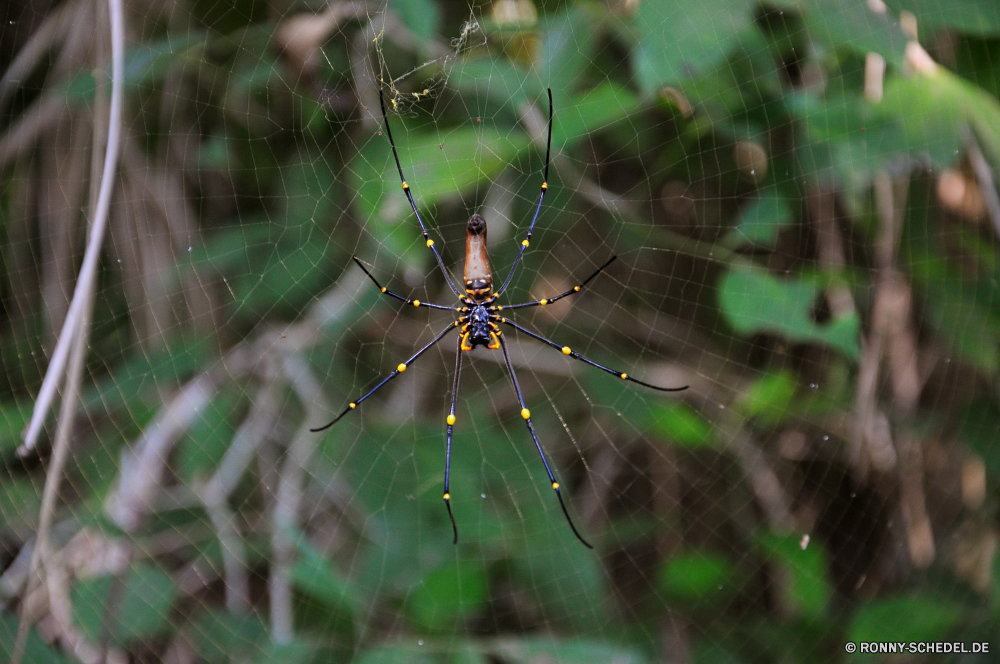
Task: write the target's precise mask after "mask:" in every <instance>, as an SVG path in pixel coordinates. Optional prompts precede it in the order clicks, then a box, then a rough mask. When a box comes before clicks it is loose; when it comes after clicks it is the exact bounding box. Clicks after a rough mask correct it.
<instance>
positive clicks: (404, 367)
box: [396, 362, 406, 371]
mask: <svg viewBox="0 0 1000 664" xmlns="http://www.w3.org/2000/svg"><path fill="white" fill-rule="evenodd" d="M396 371H406V362H403V363H402V364H400V365H399V366H398V367H396Z"/></svg>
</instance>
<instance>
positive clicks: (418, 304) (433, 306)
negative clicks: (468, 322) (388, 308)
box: [351, 256, 461, 311]
mask: <svg viewBox="0 0 1000 664" xmlns="http://www.w3.org/2000/svg"><path fill="white" fill-rule="evenodd" d="M351 258H353V259H354V262H355V263H357V264H358V267H360V268H361V269H362V270H364V272H365V274H367V275H368V278H369V279H371V280H372V283H374V284H375V286H377V287H378V289H379V290H380V291H381V292H382V293H385V294H386V295H388V296H389V297H394V298H396V299H397V300H399V301H400V302H405V303H406V304H412V305H413V306H415V307H428V308H430V309H444V310H445V311H458V310H459V309H460V308H461V307H447V306H445V305H443V304H433V303H431V302H421V301H420V300H411V299H409V298H405V297H403V296H402V295H397V294H396V293H393V292H392V291H391V290H389V289H388V288H386V287H385V286H383V285H382V284H380V283H379V282H378V279H376V278H375V277H374V276H373V275H372V273H371V272H369V271H368V268H366V267H365V266H364V264H363V263H362V262H361V261H360V260H358V257H357V256H351Z"/></svg>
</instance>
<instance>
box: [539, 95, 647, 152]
mask: <svg viewBox="0 0 1000 664" xmlns="http://www.w3.org/2000/svg"><path fill="white" fill-rule="evenodd" d="M638 104H639V102H638V100H637V99H636V97H635V94H634V93H633V92H632V91H631V90H629V89H627V88H625V87H623V86H621V85H618V84H617V83H614V82H606V83H601V84H600V85H598V86H597V87H595V88H592V89H590V90H587V91H586V92H584V93H581V94H579V95H575V96H574V97H573V99H572V100H571V101H570V103H569V104H568V105H567V106H566V108H562V109H559V111H558V112H557V113H556V114H555V121H554V125H555V126H554V127H553V128H552V143H553V152H557V151H558V146H560V145H567V144H569V145H572V144H573V143H574V142H576V141H579V140H580V139H581V138H584V137H585V136H587V135H588V134H590V133H592V132H595V131H600V130H601V129H604V128H605V127H607V126H608V125H611V124H613V123H615V122H618V121H620V120H623V119H625V118H627V117H629V116H630V115H631V114H632V113H633V112H634V111H635V109H636V107H637V106H638Z"/></svg>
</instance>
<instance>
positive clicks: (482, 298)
mask: <svg viewBox="0 0 1000 664" xmlns="http://www.w3.org/2000/svg"><path fill="white" fill-rule="evenodd" d="M548 94H549V131H548V143H547V145H546V149H545V170H544V172H543V178H542V187H541V193H540V194H539V196H538V205H537V206H536V207H535V216H534V217H532V219H531V225H530V226H529V227H528V233H527V235H526V236H525V238H524V240H522V241H521V248H520V250H518V253H517V257H516V258H515V259H514V264H513V265H511V268H510V272H508V273H507V278H506V279H504V282H503V284H502V285H501V286H500V288H499V289H498V290H497V291H496V292H494V291H493V273H492V271H491V270H490V261H489V256H488V255H487V252H486V220H485V219H483V217H482V216H480V215H478V214H474V215H472V216H471V217H469V223H468V224H467V225H466V232H465V273H464V275H463V276H464V279H463V285H464V286H465V293H464V295H463V293H462V291H461V290H460V289H459V288H458V286H457V285H456V283H455V280H454V279H453V278H452V276H451V272H449V271H448V268H446V267H445V265H444V261H443V260H442V259H441V254H440V253H438V250H437V248H436V247H435V246H434V240H432V239H431V237H430V234H429V233H428V232H427V227H426V226H425V225H424V220H423V219H421V218H420V212H419V211H418V210H417V205H416V203H414V202H413V194H412V193H410V185H408V184H407V183H406V178H405V177H403V167H402V166H401V165H400V163H399V155H398V154H397V153H396V144H395V142H394V141H393V140H392V130H391V129H390V128H389V118H388V117H386V113H385V102H383V101H382V97H381V92H380V93H379V101H380V102H381V104H382V119H383V120H384V121H385V129H386V134H388V137H389V145H390V146H391V147H392V156H393V158H394V159H395V161H396V169H397V170H398V171H399V179H400V180H401V181H402V183H403V192H404V193H405V194H406V198H407V200H408V201H409V202H410V207H411V208H412V209H413V214H414V215H415V216H416V217H417V221H418V222H419V223H420V230H421V231H422V232H423V234H424V243H425V244H426V245H427V248H428V249H430V250H431V251H432V252H433V253H434V258H435V260H436V261H437V264H438V267H439V268H440V269H441V272H442V273H443V274H444V277H445V281H446V282H447V284H448V287H449V288H451V290H452V292H453V293H455V297H457V298H458V300H459V302H460V304H459V305H458V306H445V305H442V304H431V303H429V302H421V301H420V300H411V299H409V298H406V297H403V296H402V295H397V294H396V293H393V292H392V291H390V290H389V289H387V288H385V287H384V286H382V285H381V284H379V283H378V280H376V279H375V277H374V276H373V275H372V273H371V272H369V271H368V268H366V267H365V266H364V265H363V264H362V263H361V261H359V260H358V258H357V256H355V257H354V261H355V262H356V263H357V264H358V265H359V266H360V267H361V269H362V270H364V272H365V274H367V275H368V277H369V278H370V279H371V280H372V281H374V282H375V285H376V286H378V288H379V290H380V291H382V292H383V293H385V294H386V295H388V296H389V297H392V298H395V299H397V300H401V301H402V302H405V303H406V304H412V305H413V306H415V307H420V306H424V307H430V308H431V309H444V310H447V311H452V312H455V313H456V314H457V315H458V317H457V319H456V320H454V321H453V322H452V323H451V324H449V325H448V327H447V328H445V329H444V330H443V331H442V332H441V333H439V334H438V335H437V336H435V337H434V338H433V339H431V341H430V343H428V344H427V345H426V346H424V347H423V348H421V349H420V350H418V351H417V352H416V353H414V354H413V355H412V356H411V357H410V359H408V360H406V361H405V362H402V363H400V364H399V365H398V366H397V367H396V369H395V371H393V372H391V373H390V374H389V375H388V376H386V377H385V378H383V379H382V380H381V381H380V382H379V383H378V384H377V385H376V386H375V387H373V388H372V389H370V390H369V391H368V392H366V393H365V394H364V395H362V396H361V397H360V398H358V399H356V400H355V401H352V402H350V403H349V404H347V407H346V408H345V409H344V410H343V412H341V413H340V415H338V416H337V417H336V418H334V420H333V421H332V422H330V423H329V424H327V425H326V426H323V427H319V428H318V429H313V431H323V430H324V429H327V428H329V427H331V426H333V425H334V424H336V423H337V422H338V421H339V420H340V418H342V417H343V416H344V415H346V414H347V413H349V412H351V411H352V410H354V409H356V408H357V407H358V405H359V404H360V403H361V402H362V401H364V400H365V399H367V398H368V397H370V396H371V395H372V394H374V393H375V392H376V391H377V390H378V389H379V388H381V387H382V386H383V385H385V384H386V383H388V382H389V381H390V380H392V379H393V378H395V377H396V376H398V375H399V374H401V373H402V372H404V371H406V368H407V367H408V366H410V365H411V364H412V363H413V362H414V361H415V360H416V359H417V358H418V357H420V356H421V355H423V354H424V353H425V352H427V350H428V349H430V348H431V347H432V346H433V345H434V344H436V343H437V342H439V341H441V340H442V339H444V337H445V336H446V335H447V334H448V333H449V332H451V331H453V330H455V329H456V328H457V329H458V330H459V336H458V352H457V353H455V356H456V359H455V383H454V387H453V388H452V393H451V410H450V411H449V413H448V417H447V419H446V422H447V424H448V428H447V445H446V448H445V466H444V502H445V505H446V506H447V508H448V517H449V518H450V519H451V527H452V530H453V531H454V533H455V543H458V526H457V525H455V516H454V515H453V514H452V511H451V493H450V491H449V486H450V484H451V440H452V432H453V430H454V427H455V422H456V421H457V418H456V417H455V403H456V401H457V400H458V380H459V376H460V375H461V373H462V356H463V355H464V354H465V352H467V351H471V350H475V349H476V348H479V347H480V346H482V347H485V348H487V349H489V350H497V349H500V350H502V351H503V358H504V363H505V364H506V365H507V371H508V372H509V373H510V379H511V382H512V383H513V384H514V392H515V393H516V394H517V401H518V403H519V404H520V405H521V417H522V418H524V422H525V424H526V425H527V426H528V432H529V433H530V434H531V439H532V440H533V441H534V443H535V449H537V450H538V454H539V456H541V458H542V465H544V466H545V473H546V474H547V475H548V477H549V483H550V485H551V486H552V489H553V491H555V493H556V497H557V498H558V499H559V506H560V507H562V511H563V514H564V515H565V517H566V521H567V522H568V523H569V527H570V528H572V530H573V534H574V535H576V537H577V539H579V540H580V541H581V542H583V544H584V545H586V546H587V547H589V548H593V547H592V546H590V544H588V543H587V541H586V540H585V539H583V537H582V536H581V535H580V533H579V532H578V531H577V529H576V526H575V525H573V520H572V519H571V518H570V516H569V510H567V509H566V503H564V502H563V498H562V493H561V492H560V491H559V482H557V481H556V478H555V475H554V474H553V472H552V468H551V467H550V466H549V460H548V458H547V457H546V456H545V451H544V450H543V449H542V444H541V443H540V442H539V441H538V436H537V435H536V434H535V427H534V426H533V425H532V423H531V412H530V411H529V410H528V408H527V406H526V405H525V403H524V397H523V396H522V394H521V387H520V385H518V382H517V375H516V374H515V373H514V365H513V364H511V361H510V355H509V354H508V353H507V343H506V342H505V341H504V335H503V332H502V331H501V329H500V325H507V326H509V327H511V328H513V329H515V330H517V331H518V332H519V333H521V334H524V335H526V336H528V337H531V338H532V339H535V340H536V341H540V342H542V343H544V344H547V345H549V346H551V347H553V348H555V349H557V350H559V351H561V352H562V353H563V354H564V355H566V356H568V357H570V358H572V359H574V360H579V361H581V362H584V363H586V364H589V365H590V366H592V367H596V368H598V369H600V370H601V371H604V372H607V373H609V374H611V375H613V376H617V377H618V378H621V379H622V380H627V381H631V382H633V383H638V384H639V385H643V386H645V387H650V388H653V389H654V390H660V391H663V392H676V391H679V390H685V389H687V386H685V387H658V386H656V385H651V384H649V383H644V382H642V381H641V380H636V379H635V378H632V377H631V376H629V375H628V374H627V373H624V372H619V371H616V370H614V369H611V368H608V367H606V366H604V365H602V364H598V363H597V362H594V361H593V360H591V359H588V358H586V357H584V356H583V355H581V354H579V353H577V352H576V351H575V350H572V349H571V348H570V347H569V346H563V345H560V344H557V343H556V342H554V341H552V340H551V339H547V338H545V337H543V336H542V335H540V334H537V333H535V332H532V331H531V330H528V329H527V328H524V327H522V326H520V325H518V324H517V323H515V322H514V321H512V320H510V319H508V318H505V317H503V316H501V315H500V314H499V312H500V311H501V310H509V309H524V308H526V307H543V306H545V305H546V304H549V303H551V302H555V301H556V300H560V299H562V298H564V297H567V296H569V295H573V294H574V293H579V292H580V290H582V289H583V287H584V286H586V285H587V284H588V283H589V282H590V280H591V279H593V278H594V277H596V276H597V275H598V274H600V273H601V272H602V271H603V270H604V268H606V267H607V266H608V265H610V264H611V262H612V261H614V260H615V257H614V256H612V257H611V258H610V259H609V260H608V262H606V263H605V264H604V265H602V266H601V267H600V268H598V270H597V271H596V272H594V273H593V274H592V275H590V276H589V277H587V278H586V279H585V280H583V281H582V282H581V283H580V285H578V286H574V287H573V288H571V289H569V290H568V291H566V292H565V293H560V294H559V295H556V296H554V297H550V298H543V299H541V300H534V301H532V302H523V303H519V304H509V305H503V306H501V305H498V304H495V302H497V300H498V299H499V298H500V296H501V295H503V293H504V291H506V290H507V286H509V285H510V281H511V279H512V278H513V276H514V271H515V270H516V269H517V266H518V264H519V263H520V262H521V257H522V256H524V252H525V250H526V249H527V248H528V245H529V244H530V240H531V232H532V231H533V230H534V229H535V222H536V221H538V213H539V212H540V211H541V209H542V201H544V200H545V192H546V191H548V188H549V184H548V178H549V153H550V151H551V149H552V91H551V90H549V92H548Z"/></svg>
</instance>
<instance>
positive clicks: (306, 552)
mask: <svg viewBox="0 0 1000 664" xmlns="http://www.w3.org/2000/svg"><path fill="white" fill-rule="evenodd" d="M293 541H294V542H295V548H296V550H297V551H298V559H297V560H296V561H295V564H294V565H292V568H291V570H290V576H291V578H292V580H293V581H294V582H295V586H296V587H297V588H298V589H299V590H301V591H302V592H305V593H308V594H310V595H312V596H313V597H315V598H317V599H319V600H320V601H322V602H324V603H325V604H326V605H327V606H329V607H330V608H332V609H334V610H336V611H346V612H347V613H349V614H351V615H352V616H354V615H357V613H358V611H359V610H360V607H361V599H360V597H359V596H358V593H357V590H356V589H355V588H353V587H352V586H351V584H350V583H348V581H347V579H345V578H344V576H343V575H342V574H340V572H338V571H337V570H336V569H335V568H334V567H333V565H331V564H330V561H328V560H327V559H326V558H324V557H323V554H321V553H320V552H319V551H317V550H316V548H315V547H314V546H312V544H310V543H309V541H308V540H307V539H306V538H305V536H304V535H301V534H294V535H293Z"/></svg>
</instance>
